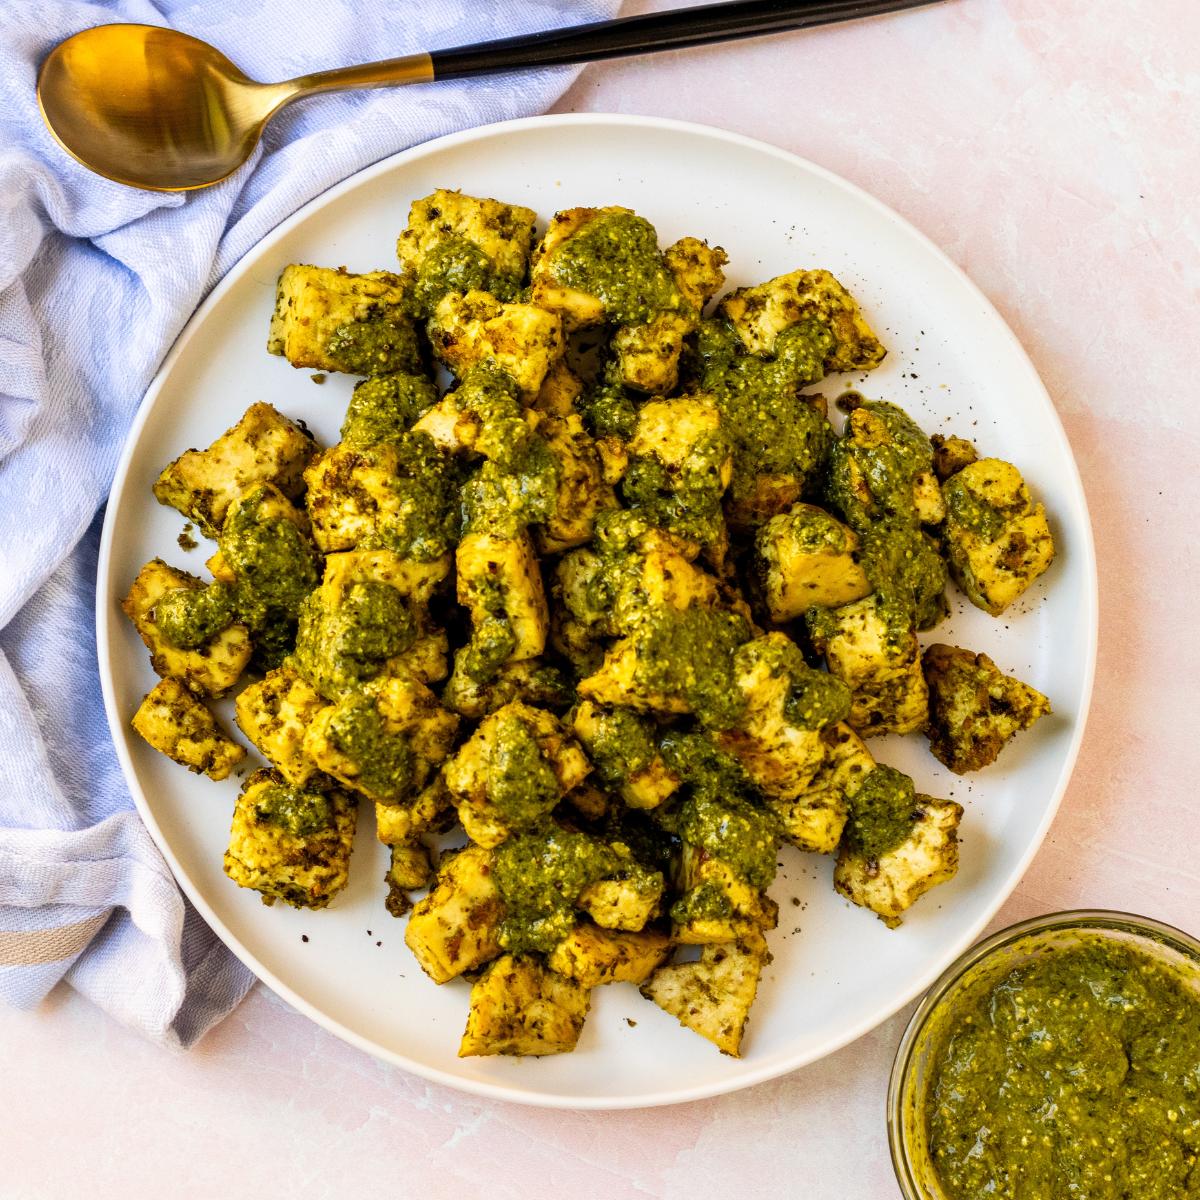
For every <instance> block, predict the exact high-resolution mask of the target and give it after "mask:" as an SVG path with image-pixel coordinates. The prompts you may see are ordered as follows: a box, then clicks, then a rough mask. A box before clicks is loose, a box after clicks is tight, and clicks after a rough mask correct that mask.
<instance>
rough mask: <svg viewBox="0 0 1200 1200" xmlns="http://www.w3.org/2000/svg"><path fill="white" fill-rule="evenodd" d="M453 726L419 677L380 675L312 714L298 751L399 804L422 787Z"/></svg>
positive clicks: (374, 796)
mask: <svg viewBox="0 0 1200 1200" xmlns="http://www.w3.org/2000/svg"><path fill="white" fill-rule="evenodd" d="M457 730H458V717H457V716H456V715H455V714H454V713H448V712H447V711H446V710H445V709H444V708H442V706H441V705H440V704H439V703H438V700H437V697H436V696H435V695H434V694H433V692H431V691H430V690H429V688H427V687H426V686H425V684H423V683H422V682H421V681H420V680H419V679H417V678H416V677H414V676H412V675H408V674H403V675H382V676H378V677H377V678H375V679H372V680H370V681H369V682H368V683H366V684H364V685H363V687H362V689H361V690H359V691H355V692H351V693H350V694H349V695H346V696H343V697H342V698H341V699H340V700H339V701H338V702H337V703H336V704H331V705H329V706H328V707H327V708H323V709H322V710H321V711H320V712H319V713H317V715H316V716H315V717H314V719H313V721H312V724H311V725H310V726H309V728H308V732H307V733H306V734H305V735H304V750H305V753H307V754H308V755H309V757H310V758H311V759H312V761H313V762H315V763H316V764H317V766H318V767H319V768H320V769H321V770H322V771H324V772H325V773H326V774H327V775H332V776H333V778H334V779H336V780H338V782H339V783H342V784H344V785H345V786H346V787H348V788H351V789H353V790H354V791H358V792H362V794H363V795H364V796H366V797H368V798H369V799H371V800H374V801H376V802H377V803H381V804H400V803H403V802H404V801H405V800H407V799H409V798H410V797H411V796H413V795H414V794H415V793H416V792H417V791H418V790H419V789H420V788H422V787H424V786H425V784H426V783H427V782H428V780H429V776H430V773H431V771H432V769H433V767H434V766H436V765H437V764H439V763H440V762H442V760H443V759H445V757H446V755H448V754H449V753H450V748H451V747H452V746H453V744H454V735H455V733H456V732H457Z"/></svg>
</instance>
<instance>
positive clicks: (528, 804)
mask: <svg viewBox="0 0 1200 1200" xmlns="http://www.w3.org/2000/svg"><path fill="white" fill-rule="evenodd" d="M561 796H562V788H560V787H559V784H558V776H557V775H555V774H554V770H553V768H552V767H551V766H550V764H549V763H548V762H547V761H546V756H545V755H544V754H543V753H542V748H541V746H539V745H538V741H537V738H535V737H534V735H533V731H532V730H531V729H530V728H529V726H528V725H527V724H526V723H525V722H524V721H522V720H521V718H520V717H518V716H516V715H515V714H514V713H509V714H506V715H504V716H502V717H501V718H500V720H499V721H497V723H496V727H495V729H494V731H493V734H492V749H491V754H490V756H489V758H488V777H487V797H488V801H489V802H490V803H491V804H492V805H493V806H494V807H495V808H496V809H498V810H499V812H500V815H501V816H502V817H503V818H504V822H505V824H507V825H508V826H509V828H510V829H525V828H528V827H529V826H530V825H533V824H535V823H536V822H538V821H540V820H541V819H542V818H543V817H544V816H546V814H547V813H549V812H550V810H551V809H552V808H553V807H554V806H555V805H556V804H557V803H558V801H559V798H560V797H561Z"/></svg>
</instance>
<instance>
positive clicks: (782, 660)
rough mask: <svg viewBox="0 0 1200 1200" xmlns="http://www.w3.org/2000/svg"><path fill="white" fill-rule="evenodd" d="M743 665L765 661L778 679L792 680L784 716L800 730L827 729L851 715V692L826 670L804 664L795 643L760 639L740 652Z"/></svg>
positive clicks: (748, 644) (785, 700) (739, 658)
mask: <svg viewBox="0 0 1200 1200" xmlns="http://www.w3.org/2000/svg"><path fill="white" fill-rule="evenodd" d="M737 661H738V664H739V665H742V664H745V665H746V666H747V667H748V666H750V665H751V664H753V663H757V662H765V663H766V664H767V665H768V666H769V668H770V670H771V674H772V675H774V676H783V677H785V678H786V679H787V680H788V692H787V696H786V698H785V699H784V702H783V715H784V717H785V718H786V719H787V721H788V723H789V724H791V725H794V726H795V727H796V728H797V729H824V728H825V727H826V726H827V725H832V724H833V723H834V722H835V721H841V720H844V719H845V717H846V715H847V714H848V713H849V712H850V689H849V688H848V687H846V685H845V684H844V683H843V682H842V681H841V680H840V679H837V678H835V677H834V676H833V675H830V674H829V673H828V672H826V671H817V670H814V669H813V668H812V667H810V666H809V665H808V663H806V662H805V661H804V655H803V654H801V653H800V649H799V647H798V646H796V644H795V643H794V642H792V641H787V640H783V639H778V638H770V639H758V640H756V641H753V642H749V643H747V644H746V645H745V646H743V647H742V648H741V649H740V650H739V651H738V656H737Z"/></svg>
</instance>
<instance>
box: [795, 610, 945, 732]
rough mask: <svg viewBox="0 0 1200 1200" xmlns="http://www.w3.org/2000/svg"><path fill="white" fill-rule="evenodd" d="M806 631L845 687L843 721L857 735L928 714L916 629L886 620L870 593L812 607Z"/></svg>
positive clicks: (899, 728) (908, 728) (903, 725)
mask: <svg viewBox="0 0 1200 1200" xmlns="http://www.w3.org/2000/svg"><path fill="white" fill-rule="evenodd" d="M809 631H810V633H811V634H812V638H813V642H814V644H815V645H816V647H817V649H818V650H819V651H820V652H821V653H823V654H824V655H825V660H826V662H827V664H828V666H829V673H830V674H831V675H835V676H837V678H838V679H840V680H841V681H842V682H843V683H844V684H845V685H846V686H847V687H848V688H849V689H850V692H851V708H850V714H849V716H847V718H846V721H847V723H848V724H849V725H850V726H851V727H852V728H853V729H854V730H855V731H856V732H857V733H859V734H860V735H861V736H862V737H872V736H874V735H875V734H881V733H912V732H913V731H914V730H917V729H923V728H924V726H925V722H926V720H927V719H928V716H929V689H928V688H927V687H926V686H925V676H924V675H923V674H922V673H921V659H920V647H919V646H918V644H917V635H916V631H915V630H914V629H913V628H912V627H911V625H907V626H903V627H901V626H899V625H898V624H897V623H896V622H895V621H889V619H888V614H886V613H884V612H882V611H881V610H880V604H879V597H878V595H876V594H872V595H870V596H867V597H866V598H865V599H863V600H857V601H855V603H853V604H846V605H843V606H842V607H841V608H836V609H820V610H815V611H814V613H812V614H810V616H809Z"/></svg>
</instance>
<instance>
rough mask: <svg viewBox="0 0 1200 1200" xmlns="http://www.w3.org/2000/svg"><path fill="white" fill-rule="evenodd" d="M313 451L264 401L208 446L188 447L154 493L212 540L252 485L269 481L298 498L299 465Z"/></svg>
mask: <svg viewBox="0 0 1200 1200" xmlns="http://www.w3.org/2000/svg"><path fill="white" fill-rule="evenodd" d="M316 454H317V444H316V442H314V441H313V440H312V438H311V437H309V435H308V434H307V433H305V432H304V431H303V430H302V429H301V428H300V427H299V426H298V425H294V424H293V423H292V422H291V421H289V420H288V419H287V417H285V416H282V415H281V414H280V413H278V412H276V411H275V409H273V408H272V407H271V406H270V405H269V404H252V405H250V407H249V408H248V409H246V411H245V413H244V414H243V415H242V419H241V420H240V421H239V422H238V423H237V424H236V425H234V426H233V427H232V428H231V429H227V430H226V431H225V432H224V433H223V434H222V435H221V436H220V437H219V438H217V440H216V441H215V442H213V444H212V445H211V446H209V448H208V449H207V450H188V451H186V452H185V453H183V454H181V455H180V456H179V457H178V458H177V459H176V460H175V461H174V462H173V463H171V465H170V466H169V467H167V468H166V469H165V470H164V471H163V473H162V474H161V475H160V476H159V477H158V480H157V481H156V482H155V484H154V495H155V497H156V499H157V500H158V502H159V503H160V504H166V505H168V506H169V507H171V508H177V509H178V510H179V511H180V512H181V513H183V515H184V516H185V517H187V519H188V520H189V521H194V522H195V524H196V525H197V526H199V528H200V530H201V532H202V533H204V534H205V535H206V536H207V537H210V538H216V537H219V536H220V533H221V529H222V528H223V527H224V525H225V514H226V513H227V512H228V511H229V507H230V505H231V504H233V502H234V501H235V500H236V499H237V498H238V497H239V496H240V495H241V494H242V492H243V491H244V490H245V489H246V488H248V487H252V486H253V485H254V484H257V483H270V484H274V486H275V487H277V488H278V489H279V490H280V491H281V492H282V493H283V494H284V495H285V496H286V497H287V498H288V499H289V500H297V499H299V497H300V495H301V493H302V492H303V491H304V469H305V467H307V466H308V464H309V463H310V462H311V461H312V459H313V458H314V456H315V455H316Z"/></svg>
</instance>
